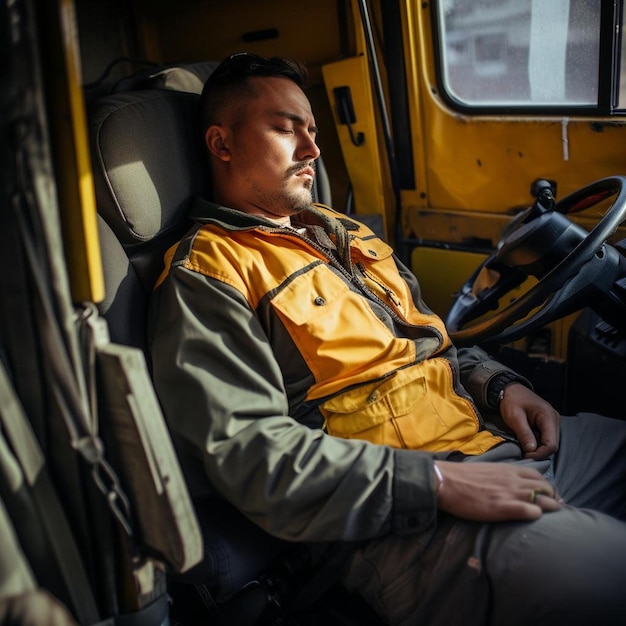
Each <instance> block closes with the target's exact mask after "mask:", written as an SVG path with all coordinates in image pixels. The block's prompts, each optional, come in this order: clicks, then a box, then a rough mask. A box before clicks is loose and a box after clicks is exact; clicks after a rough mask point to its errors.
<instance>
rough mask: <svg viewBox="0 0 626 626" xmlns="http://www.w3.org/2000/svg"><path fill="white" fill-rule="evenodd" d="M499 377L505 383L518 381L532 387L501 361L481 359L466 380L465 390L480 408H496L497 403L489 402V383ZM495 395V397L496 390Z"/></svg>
mask: <svg viewBox="0 0 626 626" xmlns="http://www.w3.org/2000/svg"><path fill="white" fill-rule="evenodd" d="M499 377H502V378H500V380H504V381H505V384H509V383H513V382H518V383H521V384H522V385H526V387H528V388H529V389H532V388H533V386H532V384H531V382H530V381H529V380H528V379H527V378H524V376H520V375H519V374H518V373H517V372H515V371H513V370H512V369H511V368H509V367H507V366H506V365H502V363H499V362H498V361H494V360H489V361H483V362H482V363H481V364H480V365H478V366H476V367H475V368H474V369H473V370H472V372H471V374H470V375H469V378H468V381H467V391H468V392H469V393H470V394H471V396H472V398H474V400H475V401H476V402H477V403H478V404H479V405H480V406H481V407H482V408H487V409H495V408H497V403H496V404H495V405H494V404H493V403H492V402H490V399H491V398H490V395H492V394H490V393H489V391H490V385H491V383H492V382H493V383H494V384H495V383H496V380H495V379H496V378H499ZM498 391H499V390H498ZM495 395H496V397H497V395H498V394H497V392H496V394H495Z"/></svg>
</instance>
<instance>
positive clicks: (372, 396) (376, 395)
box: [367, 390, 380, 403]
mask: <svg viewBox="0 0 626 626" xmlns="http://www.w3.org/2000/svg"><path fill="white" fill-rule="evenodd" d="M379 398H380V391H378V390H376V391H372V393H370V395H369V397H368V398H367V401H368V402H370V403H372V402H376V400H378V399H379Z"/></svg>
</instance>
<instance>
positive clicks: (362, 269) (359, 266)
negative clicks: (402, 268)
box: [356, 263, 402, 309]
mask: <svg viewBox="0 0 626 626" xmlns="http://www.w3.org/2000/svg"><path fill="white" fill-rule="evenodd" d="M356 267H357V269H358V270H359V272H361V274H362V275H363V276H364V277H365V278H367V279H369V280H371V281H372V282H373V283H375V284H376V285H378V286H379V287H380V288H381V289H382V290H383V291H384V292H385V295H386V296H387V297H388V298H389V300H391V302H392V303H393V304H394V305H395V306H396V307H398V308H399V309H401V307H402V303H401V302H400V300H399V298H398V297H397V296H396V294H395V293H394V292H393V290H391V289H389V287H387V285H385V284H384V283H383V282H381V281H380V280H378V278H376V276H374V275H372V274H370V272H368V271H367V270H366V269H365V267H364V266H363V263H357V264H356Z"/></svg>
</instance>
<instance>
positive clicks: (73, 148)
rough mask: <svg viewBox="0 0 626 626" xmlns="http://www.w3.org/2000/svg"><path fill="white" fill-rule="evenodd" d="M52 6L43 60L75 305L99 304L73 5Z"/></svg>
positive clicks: (66, 1)
mask: <svg viewBox="0 0 626 626" xmlns="http://www.w3.org/2000/svg"><path fill="white" fill-rule="evenodd" d="M48 8H49V10H50V13H49V17H50V18H51V19H50V20H48V22H47V24H46V28H47V29H49V32H50V35H51V39H50V42H51V48H50V49H49V50H46V53H47V54H46V55H45V57H44V59H43V60H44V63H46V64H48V63H49V64H50V66H49V67H45V68H44V71H49V72H51V75H52V78H53V80H51V81H50V89H51V91H52V93H51V94H50V99H49V102H50V107H49V112H48V113H49V117H50V120H49V121H50V128H51V139H52V143H53V154H54V158H55V161H56V172H57V188H58V194H59V204H60V215H61V224H62V229H63V237H64V242H65V256H66V258H67V265H68V272H69V278H70V288H71V292H72V299H73V301H74V302H76V303H78V302H83V301H93V302H100V301H101V300H102V299H103V298H104V279H103V275H102V261H101V257H100V240H99V237H98V228H97V221H96V201H95V193H94V186H93V177H92V171H91V159H90V153H89V139H88V136H87V120H86V114H85V103H84V98H83V92H82V89H81V69H80V54H79V46H78V35H77V31H76V17H75V13H74V4H73V1H72V0H59V1H58V3H57V4H56V7H51V6H49V7H48ZM55 33H56V36H55Z"/></svg>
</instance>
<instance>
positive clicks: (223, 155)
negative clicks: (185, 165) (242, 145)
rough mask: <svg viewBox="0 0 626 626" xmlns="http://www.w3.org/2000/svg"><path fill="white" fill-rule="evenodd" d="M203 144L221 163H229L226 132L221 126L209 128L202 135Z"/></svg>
mask: <svg viewBox="0 0 626 626" xmlns="http://www.w3.org/2000/svg"><path fill="white" fill-rule="evenodd" d="M204 142H205V143H206V146H207V148H208V149H209V152H210V153H211V154H213V155H214V156H216V157H217V158H218V159H220V160H222V161H230V149H229V148H228V141H227V131H226V129H225V128H224V127H223V126H217V125H213V126H209V127H208V128H207V131H206V133H205V135H204Z"/></svg>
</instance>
